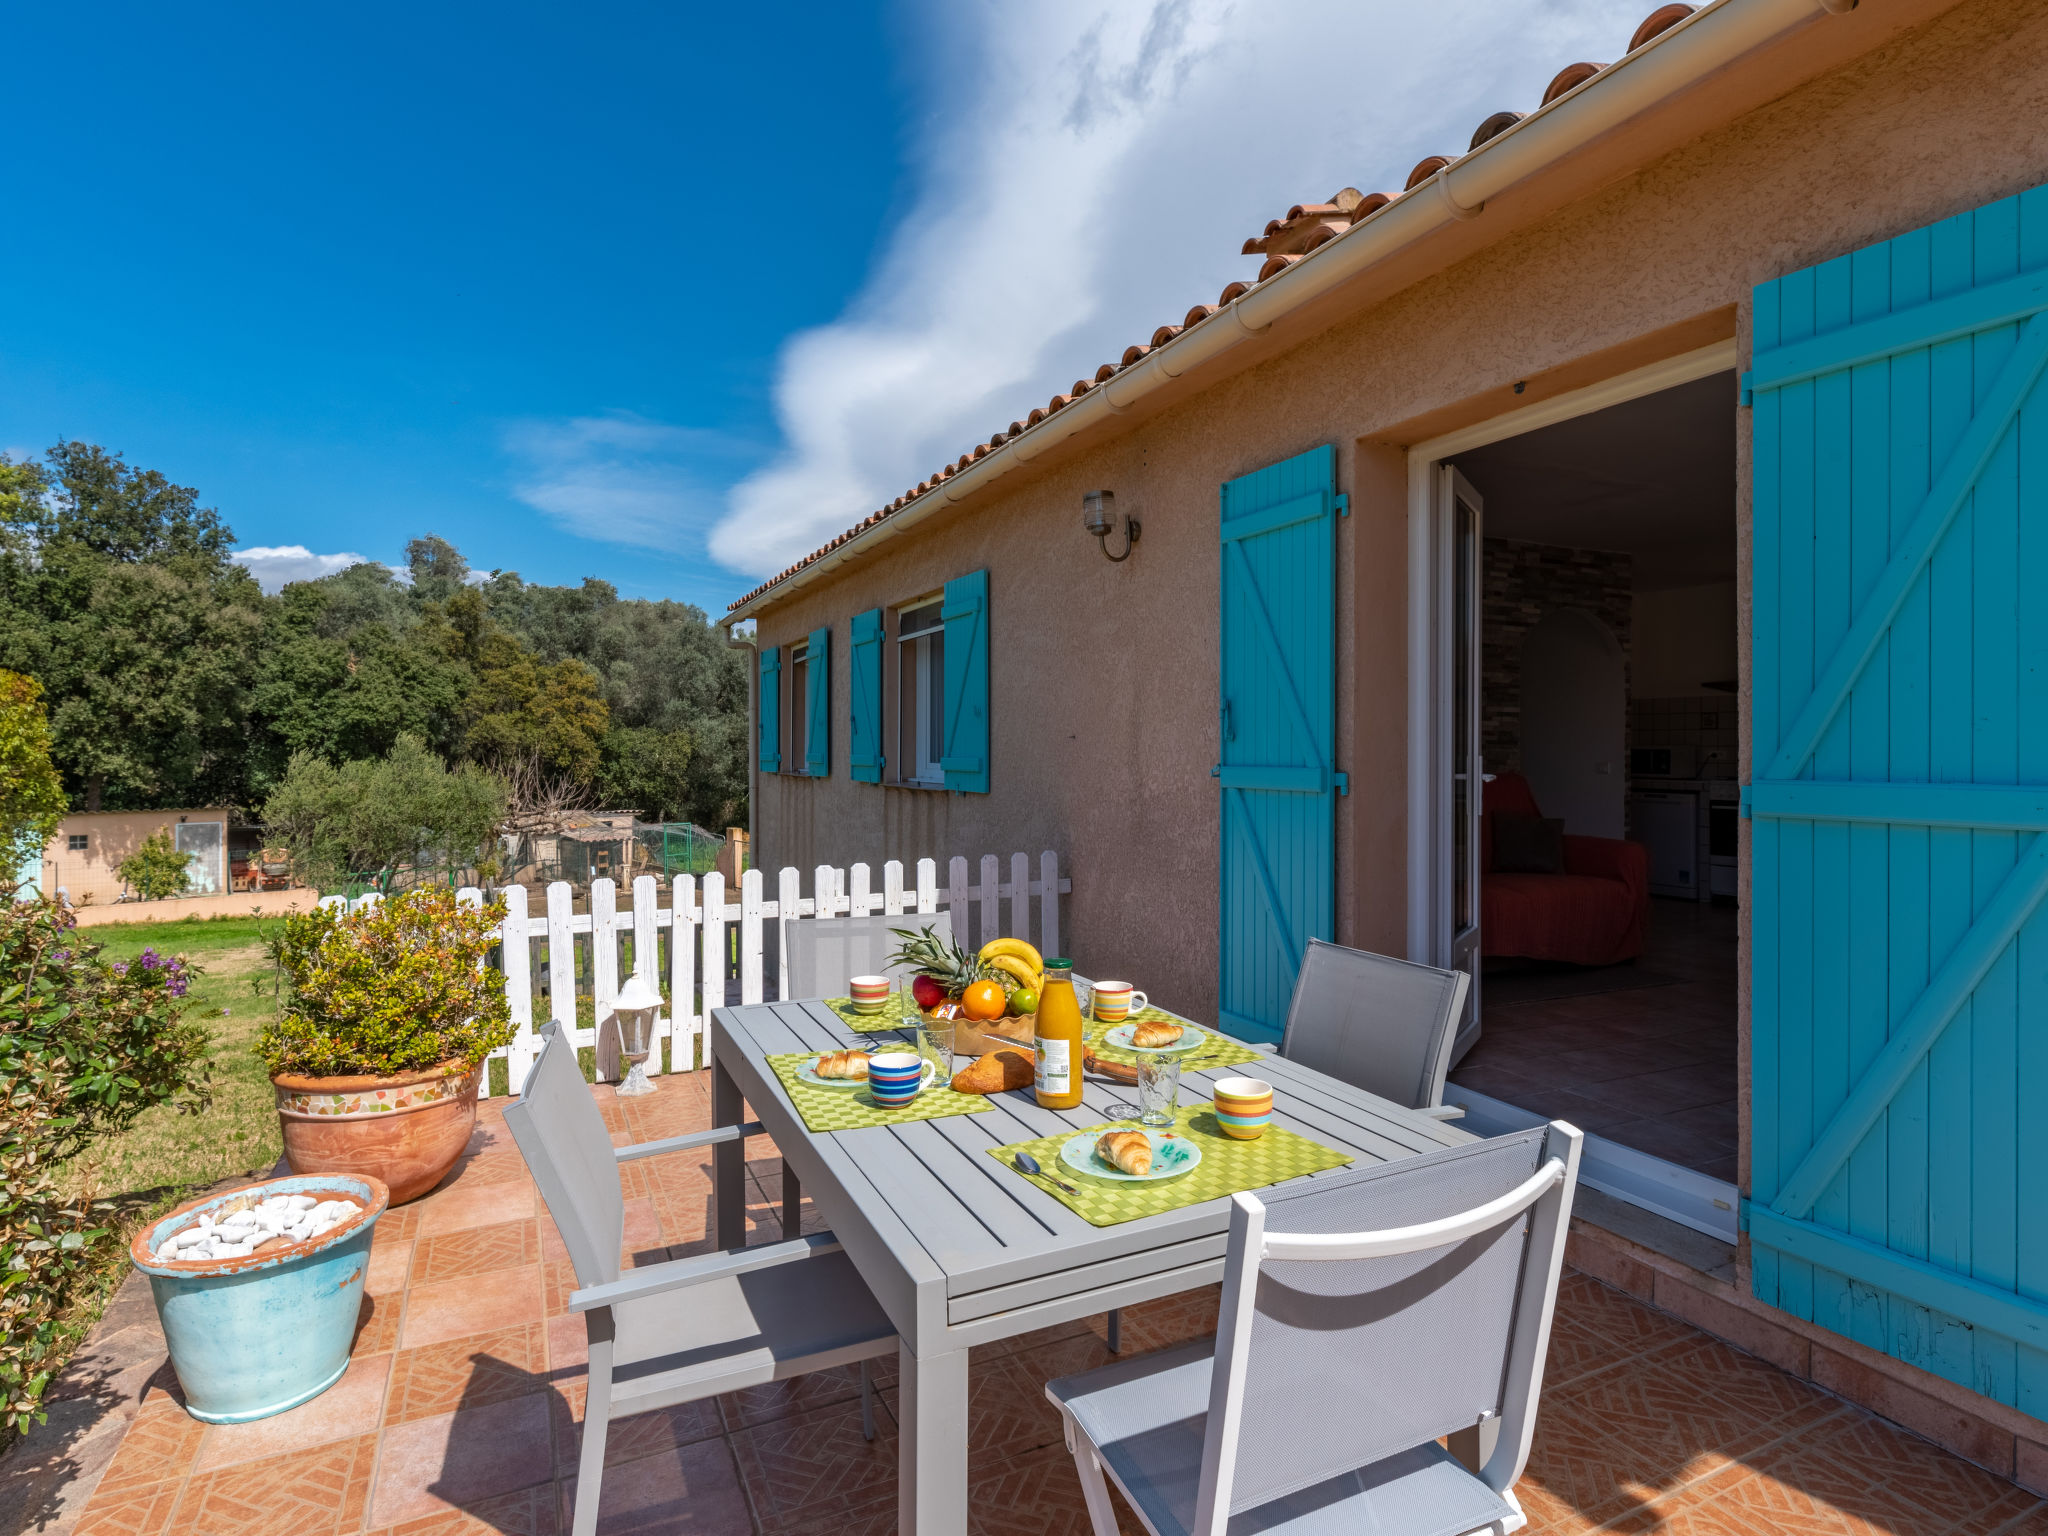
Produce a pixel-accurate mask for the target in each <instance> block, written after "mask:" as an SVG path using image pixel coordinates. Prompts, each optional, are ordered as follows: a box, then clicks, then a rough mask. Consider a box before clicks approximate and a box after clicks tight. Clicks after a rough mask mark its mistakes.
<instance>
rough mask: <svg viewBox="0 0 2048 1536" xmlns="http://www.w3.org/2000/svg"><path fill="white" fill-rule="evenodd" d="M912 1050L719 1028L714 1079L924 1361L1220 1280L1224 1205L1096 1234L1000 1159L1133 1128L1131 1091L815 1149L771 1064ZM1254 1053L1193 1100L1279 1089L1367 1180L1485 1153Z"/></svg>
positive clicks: (1095, 1092)
mask: <svg viewBox="0 0 2048 1536" xmlns="http://www.w3.org/2000/svg"><path fill="white" fill-rule="evenodd" d="M1201 1027H1204V1028H1209V1027H1210V1026H1206V1025H1204V1026H1201ZM900 1038H902V1037H900V1036H893V1035H885V1036H873V1035H866V1036H863V1035H858V1034H856V1033H854V1032H853V1031H852V1030H850V1029H849V1028H848V1027H847V1026H846V1024H845V1023H844V1022H843V1021H842V1020H841V1019H840V1018H839V1017H838V1016H837V1015H836V1014H834V1013H833V1012H832V1011H831V1010H830V1009H829V1008H827V1007H825V1006H824V1004H823V1003H822V1002H820V1001H792V1002H779V1003H759V1004H753V1005H747V1006H742V1007H737V1008H720V1009H717V1010H715V1011H714V1012H713V1015H712V1053H713V1055H714V1057H715V1060H716V1063H717V1065H718V1067H720V1068H721V1069H723V1071H724V1072H726V1073H729V1074H730V1075H731V1077H732V1078H733V1080H734V1082H735V1084H736V1085H737V1087H738V1088H739V1090H740V1091H741V1092H742V1093H744V1095H745V1096H746V1099H747V1102H748V1103H749V1104H750V1105H751V1106H752V1109H753V1113H754V1114H755V1115H756V1116H757V1117H758V1118H759V1119H760V1120H761V1121H762V1122H763V1124H764V1125H765V1126H766V1127H767V1129H768V1130H769V1132H770V1133H771V1134H772V1135H773V1136H774V1138H775V1141H776V1145H777V1147H778V1149H779V1150H780V1151H781V1153H782V1155H783V1157H784V1159H785V1160H786V1162H787V1163H788V1164H789V1166H790V1168H791V1169H792V1170H793V1171H794V1172H795V1173H796V1174H797V1175H798V1177H799V1178H800V1179H801V1181H802V1186H803V1190H804V1192H805V1193H806V1194H808V1195H810V1196H811V1197H812V1199H813V1200H815V1201H816V1202H817V1203H818V1204H819V1206H820V1208H821V1209H822V1211H823V1214H824V1215H825V1217H826V1219H827V1220H828V1221H829V1223H830V1224H831V1226H832V1228H833V1231H834V1232H835V1233H836V1234H837V1235H838V1236H839V1238H840V1240H841V1241H842V1242H843V1243H844V1244H845V1245H846V1248H847V1251H848V1252H849V1254H850V1255H851V1256H852V1257H853V1259H854V1262H855V1264H856V1265H857V1266H858V1267H859V1269H860V1271H861V1274H862V1276H863V1277H864V1278H865V1279H866V1280H867V1281H868V1283H869V1284H870V1286H871V1287H872V1288H873V1289H874V1291H875V1294H876V1296H877V1298H878V1299H879V1300H880V1301H881V1303H882V1305H883V1307H884V1308H885V1309H887V1311H888V1312H889V1314H890V1317H891V1318H892V1320H894V1322H895V1323H896V1326H897V1329H898V1331H899V1332H900V1333H901V1334H902V1335H903V1337H904V1339H905V1341H906V1343H907V1344H908V1345H909V1346H910V1347H911V1348H912V1349H914V1350H916V1351H917V1352H919V1353H923V1352H925V1351H926V1350H928V1349H944V1348H949V1347H963V1346H965V1345H968V1344H972V1343H978V1342H981V1341H982V1340H984V1339H989V1338H1000V1337H1005V1336H1008V1335H1010V1334H1014V1333H1018V1332H1022V1331H1025V1330H1027V1329H1030V1328H1035V1327H1039V1326H1042V1325H1043V1324H1045V1323H1047V1322H1053V1321H1059V1320H1062V1319H1064V1318H1067V1317H1072V1316H1076V1315H1084V1314H1085V1313H1087V1312H1093V1311H1101V1310H1103V1309H1104V1308H1105V1307H1108V1306H1115V1305H1120V1304H1124V1303H1127V1302H1130V1301H1135V1300H1138V1299H1141V1298H1143V1297H1146V1296H1151V1295H1166V1294H1171V1293H1173V1292H1175V1291H1179V1290H1184V1289H1191V1288H1193V1287H1194V1286H1196V1285H1201V1284H1207V1283H1209V1282H1210V1281H1211V1280H1213V1279H1215V1278H1218V1277H1219V1276H1220V1274H1221V1267H1222V1260H1223V1254H1224V1247H1225V1239H1226V1235H1227V1233H1228V1230H1229V1223H1230V1202H1229V1200H1228V1199H1216V1200H1210V1201H1206V1202H1204V1203H1202V1204H1200V1205H1194V1206H1188V1207H1185V1208H1183V1209H1181V1210H1176V1211H1170V1212H1165V1213H1162V1214H1159V1215H1155V1216H1147V1217H1143V1218H1140V1219H1139V1220H1136V1221H1130V1222H1125V1223H1122V1224H1121V1225H1118V1226H1112V1227H1096V1226H1092V1225H1090V1224H1089V1223H1088V1222H1086V1221H1084V1220H1083V1219H1082V1218H1081V1217H1080V1216H1078V1215H1077V1214H1075V1213H1074V1212H1073V1211H1071V1210H1069V1209H1068V1208H1067V1207H1066V1206H1065V1205H1063V1204H1062V1203H1061V1202H1060V1201H1059V1200H1057V1199H1055V1198H1054V1197H1053V1196H1052V1195H1050V1194H1048V1193H1047V1192H1046V1191H1044V1190H1042V1189H1040V1188H1039V1187H1038V1186H1037V1185H1035V1184H1034V1183H1032V1182H1031V1181H1030V1180H1028V1179H1026V1178H1024V1177H1023V1176H1021V1175H1019V1174H1017V1173H1015V1172H1014V1171H1011V1170H1009V1169H1007V1168H1005V1167H1003V1166H1002V1165H1001V1164H999V1163H998V1162H997V1161H996V1160H995V1159H994V1158H992V1157H989V1156H987V1155H986V1152H987V1149H988V1148H990V1147H998V1146H1004V1145H1007V1144H1009V1143H1012V1142H1018V1141H1025V1140H1030V1139H1032V1138H1035V1137H1039V1136H1048V1135H1052V1134H1054V1133H1056V1132H1059V1131H1061V1130H1081V1129H1085V1128H1087V1127H1089V1126H1093V1125H1099V1124H1102V1123H1103V1122H1105V1121H1109V1120H1113V1119H1117V1118H1120V1117H1122V1116H1123V1115H1124V1114H1125V1113H1128V1112H1127V1111H1120V1110H1119V1109H1118V1108H1116V1107H1115V1106H1118V1105H1129V1104H1130V1103H1131V1102H1132V1101H1133V1100H1134V1099H1135V1097H1136V1090H1135V1089H1134V1088H1127V1087H1125V1086H1123V1085H1121V1084H1117V1083H1110V1082H1103V1081H1098V1080H1095V1079H1089V1080H1088V1081H1087V1082H1086V1084H1085V1087H1084V1091H1083V1097H1082V1103H1081V1106H1080V1107H1079V1108H1077V1109H1071V1110H1049V1109H1041V1108H1040V1107H1039V1106H1038V1104H1037V1102H1036V1101H1035V1099H1034V1098H1033V1096H1032V1094H1031V1092H1030V1090H1028V1089H1026V1090H1023V1091H1020V1092H1013V1093H1005V1094H998V1095H995V1096H994V1097H995V1107H994V1108H992V1109H990V1110H988V1111H987V1112H984V1113H981V1114H973V1115H955V1116H951V1117H949V1118H945V1119H938V1120H923V1121H916V1122H912V1123H908V1124H900V1125H886V1126H870V1127H866V1128H863V1129H860V1130H852V1131H837V1132H833V1133H830V1134H820V1135H813V1134H812V1133H811V1132H810V1131H809V1130H807V1129H806V1128H805V1126H804V1123H803V1119H802V1117H801V1116H800V1115H798V1114H797V1112H796V1109H795V1106H794V1105H793V1104H792V1103H791V1102H790V1100H789V1097H788V1095H787V1094H786V1093H784V1091H783V1089H782V1086H781V1083H780V1082H779V1080H777V1078H776V1077H775V1075H774V1072H773V1070H772V1069H770V1068H769V1067H768V1066H767V1065H766V1063H765V1060H764V1058H766V1057H768V1056H770V1055H777V1054H782V1053H785V1052H790V1051H807V1050H837V1049H842V1048H844V1047H846V1046H848V1045H856V1044H858V1045H866V1046H868V1047H870V1048H872V1047H873V1046H874V1045H875V1044H876V1043H877V1041H878V1040H897V1039H900ZM1254 1048H1255V1049H1260V1050H1263V1051H1265V1052H1266V1053H1267V1054H1266V1055H1265V1058H1264V1060H1263V1061H1261V1062H1257V1063H1246V1064H1244V1065H1240V1066H1232V1067H1217V1068H1211V1069H1207V1070H1196V1071H1191V1072H1189V1073H1187V1074H1186V1076H1185V1077H1184V1078H1183V1080H1182V1081H1183V1085H1184V1086H1183V1090H1182V1102H1183V1103H1187V1102H1189V1101H1190V1100H1205V1099H1206V1098H1207V1097H1208V1092H1209V1090H1208V1087H1207V1084H1208V1083H1209V1082H1210V1081H1212V1080H1214V1079H1216V1078H1221V1077H1231V1076H1242V1075H1253V1076H1258V1077H1262V1078H1265V1079H1266V1080H1267V1081H1269V1082H1271V1083H1272V1084H1273V1088H1274V1122H1275V1123H1276V1124H1279V1125H1283V1126H1286V1127H1287V1128H1288V1129H1290V1130H1293V1131H1296V1132H1298V1133H1300V1134H1301V1135H1304V1136H1307V1137H1310V1138H1312V1139H1314V1140H1316V1141H1319V1142H1322V1143H1324V1144H1325V1145H1328V1146H1332V1147H1336V1148H1340V1149H1343V1150H1346V1151H1349V1152H1351V1153H1352V1154H1353V1155H1354V1157H1355V1159H1356V1161H1355V1162H1354V1164H1353V1165H1352V1166H1354V1167H1356V1166H1364V1165H1369V1164H1372V1163H1379V1162H1387V1161H1390V1160H1393V1159H1396V1158H1401V1157H1406V1156H1411V1155H1414V1154H1416V1153H1420V1152H1427V1151H1432V1150H1435V1149H1436V1148H1439V1147H1444V1146H1453V1145H1458V1144H1461V1143H1463V1142H1466V1141H1469V1140H1471V1139H1472V1137H1471V1136H1470V1134H1469V1133H1467V1132H1465V1131H1462V1130H1459V1129H1458V1128H1457V1127H1455V1126H1453V1125H1446V1124H1444V1123H1443V1122H1441V1121H1437V1120H1432V1119H1430V1118H1429V1117H1428V1116H1426V1115H1423V1114H1420V1113H1418V1112H1416V1111H1414V1110H1411V1109H1407V1108H1404V1107H1402V1106H1399V1105H1396V1104H1392V1103H1390V1102H1388V1101H1387V1100H1385V1099H1380V1098H1377V1097H1375V1096H1374V1095H1372V1094H1369V1093H1366V1092H1365V1091H1363V1090H1362V1089H1358V1088H1354V1087H1352V1086H1351V1085H1349V1084H1348V1083H1343V1082H1340V1081H1338V1080H1337V1079H1335V1078H1331V1077H1327V1076H1325V1075H1323V1074H1322V1073H1320V1072H1314V1071H1311V1070H1309V1069H1307V1068H1304V1067H1301V1066H1297V1065H1295V1064H1294V1063H1292V1062H1289V1061H1287V1060H1286V1059H1285V1058H1283V1057H1280V1056H1278V1055H1275V1054H1272V1048H1271V1047H1270V1046H1260V1047H1254ZM1332 1172H1342V1170H1341V1169H1339V1170H1332ZM1308 1177H1328V1175H1327V1174H1322V1175H1313V1174H1312V1175H1308Z"/></svg>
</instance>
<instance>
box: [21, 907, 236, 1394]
mask: <svg viewBox="0 0 2048 1536" xmlns="http://www.w3.org/2000/svg"><path fill="white" fill-rule="evenodd" d="M12 898H13V891H12V889H11V888H9V887H6V886H4V885H0V1427H4V1428H9V1429H21V1428H25V1427H26V1426H27V1425H28V1423H29V1421H30V1419H31V1418H33V1417H35V1415H36V1404H37V1402H38V1400H39V1399H40V1398H41V1397H42V1394H43V1389H44V1388H45V1387H46V1386H47V1385H48V1383H49V1376H50V1370H51V1367H50V1364H49V1361H50V1358H51V1350H52V1346H53V1345H54V1344H55V1343H56V1342H57V1327H58V1319H59V1316H60V1314H61V1313H62V1311H63V1308H64V1304H65V1302H66V1300H67V1299H68V1298H69V1296H70V1294H71V1291H72V1289H73V1287H74V1286H75V1285H76V1284H77V1283H78V1282H79V1280H80V1279H82V1278H83V1277H84V1276H85V1275H86V1274H87V1273H89V1271H90V1270H91V1268H92V1265H93V1261H94V1259H95V1257H96V1250H97V1249H98V1247H99V1245H100V1244H101V1243H103V1242H104V1241H106V1240H107V1238H108V1237H109V1236H110V1235H111V1234H110V1233H109V1232H108V1230H107V1229H106V1228H105V1227H102V1226H98V1225H95V1221H96V1219H97V1218H96V1217H95V1214H94V1211H93V1209H92V1208H91V1207H89V1206H88V1205H86V1204H85V1203H83V1202H82V1201H79V1200H76V1199H71V1198H68V1197H66V1196H64V1195H63V1194H62V1193H61V1192H60V1191H59V1190H58V1188H57V1185H56V1181H55V1176H56V1173H57V1171H58V1169H59V1168H60V1167H61V1166H62V1165H63V1164H64V1163H65V1162H66V1161H67V1160H68V1159H70V1158H73V1157H76V1156H77V1155H78V1154H79V1153H80V1152H82V1151H83V1150H84V1149H85V1148H86V1147H88V1146H90V1145H91V1144H92V1143H93V1142H95V1141H98V1140H99V1139H101V1138H102V1137H105V1136H109V1135H112V1134H114V1133H116V1132H119V1131H123V1130H126V1129H127V1128H128V1127H129V1126H130V1125H131V1124H133V1123H134V1120H135V1117H136V1116H137V1115H139V1114H141V1113H142V1111H143V1110H145V1109H148V1108H150V1107H151V1106H152V1105H157V1104H164V1103H170V1102H179V1106H180V1108H181V1109H188V1110H196V1109H200V1108H203V1107H204V1106H205V1104H206V1095H205V1083H206V1067H205V1051H206V1040H207V1036H206V1031H205V1029H204V1028H202V1027H201V1026H199V1025H197V1024H189V1023H187V1022H185V1020H184V1017H183V1015H184V1005H183V1003H182V1002H181V999H182V998H183V997H184V996H185V989H186V986H187V984H188V982H189V980H190V978H191V975H192V968H191V967H190V966H188V965H187V964H186V962H185V961H184V960H182V959H179V958H176V957H173V958H168V959H167V958H165V957H164V956H161V955H158V954H157V953H156V952H155V951H154V950H151V951H147V952H145V953H144V955H143V956H142V957H141V958H140V959H139V960H138V961H137V962H136V963H135V964H133V965H125V964H122V963H120V962H118V961H117V962H115V963H113V964H108V963H107V962H105V961H104V960H102V959H101V958H100V946H99V945H97V944H94V943H91V942H90V941H88V940H87V939H85V938H84V937H83V936H81V935H80V934H79V933H78V932H77V931H76V930H75V929H74V928H73V926H72V925H73V921H74V919H73V918H72V916H71V915H70V914H69V913H68V912H66V911H64V910H63V909H62V908H61V907H59V906H58V905H57V904H56V903H55V902H52V901H21V902H17V901H15V900H13V899H12Z"/></svg>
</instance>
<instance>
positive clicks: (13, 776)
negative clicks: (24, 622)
mask: <svg viewBox="0 0 2048 1536" xmlns="http://www.w3.org/2000/svg"><path fill="white" fill-rule="evenodd" d="M66 805H67V802H66V800H65V796H64V785H63V783H62V781H61V780H59V779H58V777H57V769H56V767H55V765H54V764H52V763H51V761H50V720H49V715H48V712H47V711H45V710H44V708H43V690H42V688H41V687H40V686H39V685H38V684H37V682H36V680H35V679H34V678H32V677H23V676H22V675H21V674H20V673H18V672H0V887H6V886H9V885H11V884H12V883H13V881H14V876H15V872H16V871H17V870H20V869H22V868H23V867H24V866H26V865H27V864H28V862H29V861H30V860H32V859H35V858H37V857H38V856H39V855H40V854H41V853H42V851H43V847H44V845H45V844H47V843H48V842H49V841H50V838H51V837H52V836H53V835H55V833H56V831H57V823H58V822H59V821H61V820H62V819H63V817H64V812H65V809H66ZM0 899H4V897H0Z"/></svg>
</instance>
